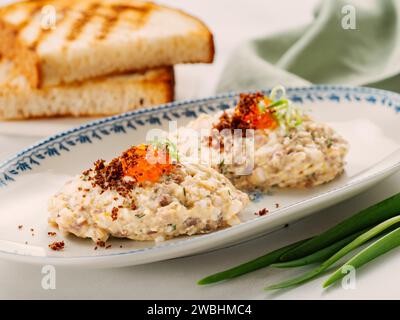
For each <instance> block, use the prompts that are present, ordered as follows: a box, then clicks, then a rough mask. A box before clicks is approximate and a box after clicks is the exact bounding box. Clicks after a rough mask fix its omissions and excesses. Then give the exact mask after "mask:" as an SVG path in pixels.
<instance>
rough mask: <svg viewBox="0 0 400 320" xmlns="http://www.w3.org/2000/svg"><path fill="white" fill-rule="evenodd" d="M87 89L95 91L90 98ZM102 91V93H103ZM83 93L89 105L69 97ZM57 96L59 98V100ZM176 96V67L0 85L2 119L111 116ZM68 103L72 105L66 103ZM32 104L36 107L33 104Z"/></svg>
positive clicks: (171, 99)
mask: <svg viewBox="0 0 400 320" xmlns="http://www.w3.org/2000/svg"><path fill="white" fill-rule="evenodd" d="M104 88H107V89H106V91H107V92H104V91H105V90H104ZM87 92H91V93H92V94H91V96H90V97H89V98H88V97H87ZM127 92H128V94H127ZM102 93H104V94H103V96H100V95H101V94H102ZM108 94H109V95H110V96H111V97H112V98H113V99H112V100H110V101H108V102H106V103H105V102H104V99H107V98H109V96H107V95H108ZM80 95H84V97H82V99H83V100H84V101H85V103H86V104H85V105H82V104H81V105H80V107H77V106H76V105H77V104H78V102H79V101H77V100H72V101H70V100H69V99H70V97H71V96H74V97H76V98H77V99H79V97H80ZM85 97H86V98H85ZM57 98H58V99H59V100H56V99H57ZM173 98H174V70H173V67H167V68H158V69H153V70H148V71H145V72H141V73H134V74H121V75H115V76H113V77H101V78H97V79H93V80H88V81H86V82H75V83H71V84H67V85H62V86H53V87H46V88H40V89H33V88H30V87H22V88H20V87H12V86H10V85H9V84H6V85H2V86H0V119H2V120H27V119H37V118H54V117H67V116H68V117H101V116H110V115H115V114H118V113H121V112H127V111H131V110H136V109H142V108H147V107H150V106H154V105H158V104H163V103H168V102H171V101H173ZM67 101H68V102H67ZM114 102H115V103H114ZM13 103H14V105H13ZM67 103H70V104H69V105H66V104H67ZM33 105H34V106H35V108H31V107H30V106H33ZM38 105H40V109H38V107H37V106H38ZM99 110H100V111H99Z"/></svg>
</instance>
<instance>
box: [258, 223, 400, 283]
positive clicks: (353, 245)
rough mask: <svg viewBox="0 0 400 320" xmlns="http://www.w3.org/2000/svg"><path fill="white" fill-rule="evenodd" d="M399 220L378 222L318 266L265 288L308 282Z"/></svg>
mask: <svg viewBox="0 0 400 320" xmlns="http://www.w3.org/2000/svg"><path fill="white" fill-rule="evenodd" d="M399 222H400V216H395V217H393V218H390V219H388V220H386V221H384V222H382V223H380V224H378V225H377V226H375V227H373V228H372V229H370V230H368V231H367V232H365V233H363V234H362V235H360V236H358V237H357V238H356V239H355V240H353V241H352V242H350V243H349V244H348V245H346V246H345V247H344V248H342V249H340V250H339V251H338V252H336V253H335V254H334V255H333V256H332V257H330V258H329V259H328V260H326V261H325V262H323V263H322V264H321V265H320V266H319V267H318V268H316V269H314V270H311V271H309V272H307V273H305V274H303V275H301V276H299V277H296V278H293V279H290V280H287V281H284V282H281V283H277V284H274V285H271V286H268V287H266V288H265V290H276V289H283V288H288V287H292V286H295V285H299V284H302V283H305V282H308V281H309V280H311V279H314V278H315V277H317V276H319V275H320V274H322V273H323V272H324V271H325V270H326V269H328V268H329V267H330V266H331V265H332V264H334V263H335V262H336V261H338V260H339V259H341V258H343V257H344V256H345V255H347V254H348V253H349V252H351V251H352V250H354V249H356V248H358V247H359V246H361V245H362V244H364V243H365V242H367V241H368V240H370V239H372V238H374V237H375V236H377V235H378V234H380V233H382V232H384V231H385V230H387V229H388V228H390V227H391V226H393V225H395V224H396V223H399Z"/></svg>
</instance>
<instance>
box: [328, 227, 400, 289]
mask: <svg viewBox="0 0 400 320" xmlns="http://www.w3.org/2000/svg"><path fill="white" fill-rule="evenodd" d="M398 246H400V228H397V229H395V230H394V231H392V232H390V233H388V234H387V235H385V236H383V237H382V238H380V239H379V240H377V241H375V242H374V243H372V244H371V245H369V246H368V247H367V248H365V249H364V250H362V251H360V252H359V253H358V254H356V255H355V256H354V257H353V258H352V259H350V260H349V261H347V262H346V263H345V264H344V265H343V266H342V267H340V268H339V269H338V270H337V271H336V272H334V273H333V274H332V275H331V276H330V277H329V279H328V280H326V281H325V283H324V284H323V287H324V288H326V287H328V286H330V285H331V284H333V283H335V282H336V281H338V280H340V279H342V278H343V277H344V276H345V274H346V273H345V272H344V271H345V270H348V269H347V268H348V267H350V266H351V267H353V268H355V269H357V268H359V267H361V266H363V265H364V264H366V263H368V262H370V261H372V260H374V259H375V258H377V257H379V256H381V255H383V254H385V253H386V252H388V251H390V250H392V249H394V248H397V247H398Z"/></svg>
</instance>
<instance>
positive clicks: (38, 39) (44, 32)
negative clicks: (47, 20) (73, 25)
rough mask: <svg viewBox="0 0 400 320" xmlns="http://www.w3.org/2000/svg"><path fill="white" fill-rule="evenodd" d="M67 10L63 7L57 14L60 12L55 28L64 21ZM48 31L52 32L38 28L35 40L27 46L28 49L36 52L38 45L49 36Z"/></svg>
mask: <svg viewBox="0 0 400 320" xmlns="http://www.w3.org/2000/svg"><path fill="white" fill-rule="evenodd" d="M67 10H68V9H67V8H66V7H63V8H61V9H60V10H59V12H61V14H60V19H59V20H58V18H56V24H57V26H60V24H61V23H62V22H63V21H65V20H66V19H65V15H66V12H67ZM50 31H52V30H51V29H43V28H40V30H39V33H38V35H37V37H36V39H35V40H34V41H33V42H32V44H31V45H30V46H29V48H30V49H32V50H36V49H37V47H38V46H39V45H40V43H41V42H43V41H44V40H45V39H46V37H47V36H48V35H49V33H50Z"/></svg>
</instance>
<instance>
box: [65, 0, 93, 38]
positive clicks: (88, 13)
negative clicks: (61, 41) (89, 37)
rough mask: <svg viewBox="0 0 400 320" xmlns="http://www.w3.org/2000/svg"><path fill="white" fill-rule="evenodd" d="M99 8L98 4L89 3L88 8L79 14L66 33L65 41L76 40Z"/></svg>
mask: <svg viewBox="0 0 400 320" xmlns="http://www.w3.org/2000/svg"><path fill="white" fill-rule="evenodd" d="M99 7H100V4H99V3H96V2H94V3H91V4H90V6H89V7H88V8H87V9H86V10H85V11H84V12H81V15H80V16H79V17H78V18H77V19H76V20H75V22H74V23H73V24H72V26H71V30H70V32H69V33H68V35H67V38H66V40H68V41H74V40H76V39H78V38H79V36H80V35H81V33H82V31H83V30H84V28H85V26H86V25H87V24H88V23H89V22H90V20H92V18H93V17H94V16H95V15H96V11H97V9H98V8H99Z"/></svg>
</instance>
